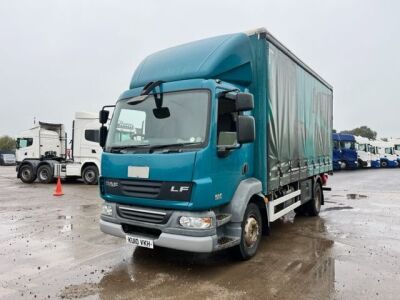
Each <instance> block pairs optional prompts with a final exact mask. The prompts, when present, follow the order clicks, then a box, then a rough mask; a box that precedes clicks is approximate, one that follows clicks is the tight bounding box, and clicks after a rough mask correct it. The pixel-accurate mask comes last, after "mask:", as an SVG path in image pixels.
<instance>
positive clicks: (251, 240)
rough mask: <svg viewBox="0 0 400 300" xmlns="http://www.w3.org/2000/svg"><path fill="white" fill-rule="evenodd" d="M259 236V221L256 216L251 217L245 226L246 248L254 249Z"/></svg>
mask: <svg viewBox="0 0 400 300" xmlns="http://www.w3.org/2000/svg"><path fill="white" fill-rule="evenodd" d="M259 236H260V226H259V224H258V221H257V219H256V218H255V217H254V216H249V217H248V218H247V220H246V224H245V226H244V241H245V243H246V246H247V247H249V248H251V247H253V246H254V245H255V244H256V243H257V241H258V237H259Z"/></svg>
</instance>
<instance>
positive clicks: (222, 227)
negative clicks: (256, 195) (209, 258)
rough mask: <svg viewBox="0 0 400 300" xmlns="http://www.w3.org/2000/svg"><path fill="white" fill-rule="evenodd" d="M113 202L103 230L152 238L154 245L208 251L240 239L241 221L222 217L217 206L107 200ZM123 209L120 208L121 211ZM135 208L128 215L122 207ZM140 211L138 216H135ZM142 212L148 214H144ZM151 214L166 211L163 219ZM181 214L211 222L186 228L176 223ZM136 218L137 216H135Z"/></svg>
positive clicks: (101, 222) (227, 245)
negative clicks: (190, 207)
mask: <svg viewBox="0 0 400 300" xmlns="http://www.w3.org/2000/svg"><path fill="white" fill-rule="evenodd" d="M106 204H107V205H109V206H112V215H111V216H106V215H101V218H100V229H101V231H102V232H104V233H107V234H110V235H114V236H117V237H121V238H125V237H126V235H132V236H136V237H142V238H148V239H152V240H153V242H154V245H156V246H159V247H166V248H171V249H177V250H183V251H190V252H201V253H208V252H213V251H217V250H221V249H225V248H228V247H232V246H235V245H237V244H239V242H240V236H241V223H233V222H230V215H226V214H225V215H224V216H225V217H226V218H225V219H223V220H222V219H221V218H220V217H221V215H220V214H219V213H218V211H217V210H215V211H212V210H207V211H200V212H193V211H177V210H165V209H153V208H149V207H139V206H127V205H125V204H124V205H120V204H117V203H113V202H106ZM121 209H122V211H121ZM126 210H128V211H134V212H133V216H134V217H132V215H131V216H129V215H127V214H126V213H124V211H125V212H126ZM135 214H139V217H135ZM144 214H147V215H149V214H150V215H151V218H147V219H146V216H145V215H144ZM154 214H157V215H160V214H163V215H165V217H164V219H163V220H160V219H158V222H157V223H156V222H153V221H152V218H153V220H154ZM181 216H188V217H211V218H212V220H213V224H212V226H211V227H210V228H207V229H193V228H186V227H183V226H181V225H180V224H179V218H180V217H181ZM135 218H136V219H135Z"/></svg>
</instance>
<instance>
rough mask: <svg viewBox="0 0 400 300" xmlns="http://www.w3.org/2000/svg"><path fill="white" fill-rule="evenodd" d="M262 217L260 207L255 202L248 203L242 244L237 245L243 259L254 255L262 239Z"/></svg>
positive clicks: (244, 218)
mask: <svg viewBox="0 0 400 300" xmlns="http://www.w3.org/2000/svg"><path fill="white" fill-rule="evenodd" d="M261 233H262V218H261V213H260V209H259V208H258V206H257V205H256V204H254V203H249V204H248V205H247V208H246V211H245V213H244V217H243V221H242V234H241V238H240V244H239V245H238V246H237V249H236V250H237V254H238V255H239V258H240V259H242V260H247V259H250V258H251V257H253V256H254V255H255V254H256V252H257V249H258V246H259V244H260V241H261Z"/></svg>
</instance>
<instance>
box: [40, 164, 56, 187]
mask: <svg viewBox="0 0 400 300" xmlns="http://www.w3.org/2000/svg"><path fill="white" fill-rule="evenodd" d="M37 178H38V180H39V182H40V183H50V182H52V181H53V174H52V172H51V167H50V166H49V165H41V166H40V167H39V168H38V170H37Z"/></svg>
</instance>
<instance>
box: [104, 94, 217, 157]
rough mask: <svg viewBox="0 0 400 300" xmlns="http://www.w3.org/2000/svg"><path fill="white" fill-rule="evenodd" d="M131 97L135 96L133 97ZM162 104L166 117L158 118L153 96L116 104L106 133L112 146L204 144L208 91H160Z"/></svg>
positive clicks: (109, 144) (109, 147)
mask: <svg viewBox="0 0 400 300" xmlns="http://www.w3.org/2000/svg"><path fill="white" fill-rule="evenodd" d="M132 99H133V100H134V98H132ZM162 99H163V101H162V107H163V108H164V107H165V108H168V110H169V116H168V115H167V116H164V117H162V118H157V117H156V115H155V113H154V109H156V101H155V99H154V96H153V95H150V96H149V97H147V98H146V99H145V100H144V101H141V102H140V101H138V102H131V101H129V102H130V103H131V104H128V103H127V101H126V100H121V101H119V102H118V103H117V106H116V107H115V111H114V115H113V118H112V121H111V124H110V129H109V132H108V136H107V144H106V151H110V150H112V148H124V147H141V146H143V147H153V146H163V145H174V144H203V143H204V142H205V141H206V135H207V127H208V126H207V120H208V111H209V91H208V90H191V91H180V92H171V93H164V94H163V98H162Z"/></svg>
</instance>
